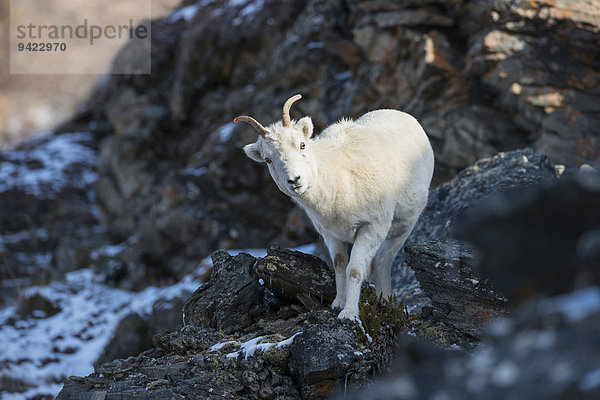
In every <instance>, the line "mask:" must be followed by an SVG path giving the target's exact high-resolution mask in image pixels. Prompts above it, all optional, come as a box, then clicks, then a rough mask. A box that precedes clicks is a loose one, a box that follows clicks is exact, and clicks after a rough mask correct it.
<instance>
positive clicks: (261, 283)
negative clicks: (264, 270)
mask: <svg viewBox="0 0 600 400" xmlns="http://www.w3.org/2000/svg"><path fill="white" fill-rule="evenodd" d="M258 283H259V284H260V286H265V281H264V280H263V278H259V279H258Z"/></svg>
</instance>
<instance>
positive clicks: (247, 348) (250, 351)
mask: <svg viewBox="0 0 600 400" xmlns="http://www.w3.org/2000/svg"><path fill="white" fill-rule="evenodd" d="M301 334H302V332H298V333H295V334H294V335H292V336H291V337H289V338H288V339H285V340H282V341H281V342H276V343H259V342H260V341H261V340H262V339H263V338H264V337H263V336H258V337H255V338H254V339H250V340H248V341H247V342H244V343H242V344H241V346H240V350H238V351H234V352H232V353H229V354H227V356H226V357H227V358H237V357H238V356H239V355H240V354H243V355H244V359H245V360H247V359H248V358H249V357H253V356H254V353H256V352H257V351H258V350H261V351H265V350H268V349H270V348H271V347H275V348H279V347H288V346H290V345H291V344H292V343H293V342H294V338H295V337H296V336H298V335H301ZM226 344H227V342H225V343H217V344H216V345H214V346H213V347H212V348H211V351H215V350H218V349H220V348H222V347H223V346H225V345H226Z"/></svg>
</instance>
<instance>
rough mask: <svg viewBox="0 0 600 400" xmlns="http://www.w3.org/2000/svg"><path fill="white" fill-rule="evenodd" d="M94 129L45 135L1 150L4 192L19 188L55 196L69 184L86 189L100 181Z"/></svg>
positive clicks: (0, 182)
mask: <svg viewBox="0 0 600 400" xmlns="http://www.w3.org/2000/svg"><path fill="white" fill-rule="evenodd" d="M91 143H93V135H92V133H90V132H74V133H65V134H62V135H51V134H49V135H43V136H41V137H39V138H37V139H35V140H33V141H31V142H30V143H24V147H29V145H34V146H35V148H33V149H26V148H24V149H11V150H10V151H8V152H0V193H2V192H5V191H8V190H11V189H16V190H22V191H23V192H25V193H26V194H29V195H33V196H36V197H43V198H54V197H55V194H56V193H57V192H59V191H61V190H62V189H64V188H65V187H67V186H68V187H73V188H78V189H84V188H86V187H87V186H88V185H90V184H92V183H93V182H95V181H96V178H97V173H96V172H95V171H94V170H93V167H94V166H95V164H96V159H97V157H96V152H95V151H94V150H93V149H92V148H91V147H90V145H91Z"/></svg>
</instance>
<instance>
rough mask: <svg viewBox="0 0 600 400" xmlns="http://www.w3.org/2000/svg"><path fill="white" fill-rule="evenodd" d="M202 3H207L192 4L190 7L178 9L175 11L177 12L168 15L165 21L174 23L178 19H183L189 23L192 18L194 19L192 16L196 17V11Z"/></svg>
mask: <svg viewBox="0 0 600 400" xmlns="http://www.w3.org/2000/svg"><path fill="white" fill-rule="evenodd" d="M204 3H207V2H206V1H203V2H199V3H196V4H192V5H191V6H187V7H183V8H180V9H179V10H177V11H175V12H173V13H172V14H171V15H169V16H168V17H167V19H168V21H169V22H176V21H177V20H179V19H184V20H186V21H189V20H191V19H192V18H194V16H195V15H196V13H197V12H198V10H199V9H200V7H201V6H202V5H203V4H204ZM210 3H211V2H208V4H210Z"/></svg>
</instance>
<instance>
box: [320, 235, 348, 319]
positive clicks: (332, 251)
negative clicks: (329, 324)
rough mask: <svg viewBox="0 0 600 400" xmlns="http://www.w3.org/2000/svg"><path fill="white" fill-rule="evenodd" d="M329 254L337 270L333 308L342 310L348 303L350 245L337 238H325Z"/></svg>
mask: <svg viewBox="0 0 600 400" xmlns="http://www.w3.org/2000/svg"><path fill="white" fill-rule="evenodd" d="M324 239H325V245H326V246H327V249H328V250H329V256H330V257H331V259H332V260H333V268H334V270H335V299H334V300H333V303H331V308H332V309H334V310H336V309H337V310H341V309H343V308H344V306H345V305H346V265H347V264H348V247H347V246H346V244H345V243H343V242H341V241H339V240H337V239H335V238H325V237H324Z"/></svg>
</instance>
